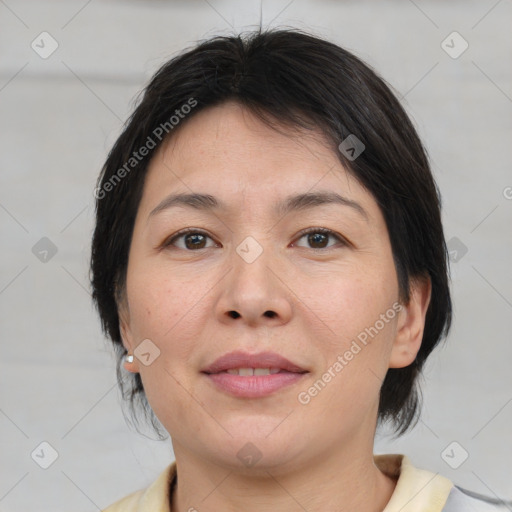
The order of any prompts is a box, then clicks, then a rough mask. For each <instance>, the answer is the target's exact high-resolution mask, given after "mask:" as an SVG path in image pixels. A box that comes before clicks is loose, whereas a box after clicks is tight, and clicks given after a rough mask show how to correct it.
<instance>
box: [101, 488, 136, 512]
mask: <svg viewBox="0 0 512 512" xmlns="http://www.w3.org/2000/svg"><path fill="white" fill-rule="evenodd" d="M144 492H145V491H144V490H140V491H136V492H133V493H131V494H129V495H128V496H125V497H124V498H121V499H120V500H118V501H116V502H115V503H112V505H110V506H109V507H107V508H106V509H103V510H102V512H137V509H138V508H139V503H140V500H141V498H142V496H143V495H144Z"/></svg>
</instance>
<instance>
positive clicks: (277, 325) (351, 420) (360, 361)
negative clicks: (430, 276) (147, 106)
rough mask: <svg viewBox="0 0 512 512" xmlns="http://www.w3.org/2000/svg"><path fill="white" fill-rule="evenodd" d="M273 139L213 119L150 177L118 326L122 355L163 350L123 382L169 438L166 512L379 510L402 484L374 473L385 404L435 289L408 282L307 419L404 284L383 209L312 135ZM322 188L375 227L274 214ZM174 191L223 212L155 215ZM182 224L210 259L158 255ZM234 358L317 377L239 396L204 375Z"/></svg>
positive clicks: (197, 123) (213, 114)
mask: <svg viewBox="0 0 512 512" xmlns="http://www.w3.org/2000/svg"><path fill="white" fill-rule="evenodd" d="M281 132H283V133H278V132H277V131H275V130H273V129H272V128H270V127H268V126H267V125H265V124H263V123H262V122H261V121H260V120H258V119H257V118H256V117H255V116H254V115H253V114H252V113H251V112H250V111H248V110H247V109H245V108H244V107H242V106H240V105H238V104H236V103H233V102H228V103H224V104H222V105H220V106H216V107H210V108H208V109H206V110H204V111H202V112H200V113H198V114H197V115H195V116H194V117H192V118H190V119H187V120H186V121H185V122H183V125H182V126H180V127H179V130H178V131H176V132H175V133H173V137H172V138H171V139H169V140H168V141H167V142H166V144H165V145H163V146H162V147H161V148H160V149H159V150H158V152H157V153H156V155H155V156H154V158H153V160H152V162H151V164H150V168H149V170H148V175H147V177H146V182H145V185H144V191H143V197H142V200H141V203H140V206H139V210H138V213H137V217H136V221H135V228H134V234H133V239H132V245H131V248H130V253H129V262H128V271H127V285H126V298H125V301H123V304H121V305H120V326H121V332H122V335H123V343H124V346H125V348H126V349H127V350H128V352H129V353H130V354H133V353H134V350H135V349H136V348H137V346H138V345H139V344H140V343H141V342H142V340H145V339H149V340H151V342H152V343H154V345H155V346H157V347H158V349H159V350H160V355H159V356H158V357H157V358H156V359H155V360H154V361H153V362H152V363H151V364H150V365H147V366H146V365H144V364H142V363H141V361H139V360H138V358H137V357H135V358H134V361H133V363H125V368H126V370H128V371H131V372H140V374H141V378H142V381H143V384H144V389H145V391H146V395H147V397H148V400H149V403H150V405H151V407H152V408H153V410H154V411H155V414H156V415H157V417H158V418H159V420H160V421H161V423H162V424H163V425H164V427H165V428H166V429H167V431H168V432H169V433H170V435H171V438H172V441H173V447H174V452H175V456H176V461H177V467H178V485H177V489H176V492H175V493H174V494H173V496H172V507H173V508H172V510H173V511H174V512H176V511H178V512H184V511H187V510H189V508H191V507H195V508H196V509H198V510H201V511H218V510H224V511H231V510H233V511H234V510H245V511H249V512H251V511H256V510H273V511H280V510H286V511H287V512H291V511H295V510H297V511H299V510H303V508H302V507H304V508H305V509H307V510H309V511H320V510H338V511H345V510H346V511H348V510H351V511H353V510H358V511H360V512H365V511H377V510H382V509H383V508H384V506H385V504H386V503H387V501H388V500H389V498H390V496H391V494H392V492H393V489H394V486H395V482H394V481H393V480H391V479H390V478H388V477H387V476H385V475H384V474H383V473H381V472H380V471H379V470H378V469H377V467H376V466H375V464H374V462H373V440H374V435H375V426H376V419H377V410H378V398H379V389H380V386H381V383H382V381H383V379H384V377H385V374H386V371H387V369H388V368H390V367H395V368H396V367H403V366H407V365H409V364H410V363H411V362H412V361H414V358H415V357H416V353H417V352H418V350H419V347H420V344H421V338H422V334H423V328H424V321H425V314H426V311H427V307H428V303H429V300H430V290H431V288H430V282H429V281H428V280H427V281H417V282H414V283H413V285H412V290H411V300H410V302H409V304H408V305H403V308H402V309H401V311H400V312H399V313H398V314H396V315H395V316H394V318H392V319H391V320H388V322H385V325H384V327H383V328H382V329H380V330H379V332H378V334H377V335H375V336H374V337H373V338H371V342H370V343H368V344H367V345H366V346H363V345H361V344H360V345H361V346H362V349H361V350H360V351H359V352H358V353H357V354H356V355H354V357H353V358H352V360H350V361H348V362H347V364H346V365H345V366H344V367H343V370H342V371H340V372H339V373H336V372H335V373H336V376H335V377H334V378H332V379H331V381H330V382H329V383H328V384H327V385H326V386H325V387H324V388H323V389H322V390H321V392H319V393H318V394H317V395H316V396H314V397H313V398H311V400H310V402H309V403H308V404H301V403H299V401H298V399H297V396H298V394H299V393H300V392H301V391H307V390H308V388H309V387H310V386H312V385H313V384H314V383H315V381H318V379H320V378H321V377H322V375H323V374H324V373H325V372H326V371H327V369H328V368H329V367H332V366H333V364H334V363H335V362H336V361H337V358H338V356H340V355H341V356H343V354H344V353H345V352H346V351H347V350H348V349H349V348H350V346H351V343H352V341H353V340H355V339H356V338H357V336H358V334H360V333H361V332H362V331H364V330H365V328H368V327H370V326H374V325H375V324H376V321H377V320H379V318H381V317H380V315H381V314H384V313H386V311H388V310H390V308H392V305H393V304H394V303H395V304H396V303H397V302H398V282H397V275H396V271H395V267H394V263H393V257H392V251H391V246H390V241H389V237H388V233H387V229H386V225H385V222H384V218H383V216H382V214H381V212H380V210H379V208H378V205H377V203H376V202H375V200H374V198H373V196H372V195H371V194H369V193H368V192H367V191H366V190H365V189H364V188H363V187H362V186H361V185H360V184H359V183H358V182H357V181H356V180H355V179H354V178H353V177H352V176H351V175H350V174H349V173H347V172H346V171H345V169H344V168H343V166H342V165H341V163H340V161H339V160H338V157H337V155H336V154H335V153H334V152H333V150H332V149H331V148H329V147H328V145H327V143H326V141H325V140H324V139H323V137H322V134H321V133H320V132H308V133H305V132H301V131H298V130H297V129H294V128H289V127H288V128H286V127H282V128H281ZM321 190H322V191H331V192H332V191H335V192H337V193H338V194H340V195H343V196H345V197H347V198H349V199H351V200H353V201H356V202H357V203H359V204H360V205H361V206H362V207H363V208H364V210H365V211H366V214H367V219H366V218H365V217H364V216H362V215H361V214H360V213H358V212H357V211H356V210H355V209H352V208H350V207H347V206H343V205H338V204H328V205H320V206H315V207H313V208H310V209H305V210H303V211H296V212H292V213H290V214H288V215H285V216H282V215H281V216H279V215H276V213H275V212H274V211H273V205H274V203H275V202H277V201H279V200H282V199H283V198H284V197H286V196H288V195H292V194H297V193H303V192H317V191H321ZM177 192H183V193H192V192H194V193H205V194H211V195H213V196H215V197H216V198H218V199H220V200H222V201H223V202H225V203H226V204H227V206H228V209H227V210H225V211H223V210H218V211H200V210H196V209H193V208H189V207H183V206H174V207H172V208H170V209H167V210H162V211H160V212H159V213H158V214H156V215H153V216H150V215H149V214H150V212H151V211H152V210H153V209H154V208H155V207H156V206H157V205H158V204H159V203H160V201H162V200H163V199H164V198H165V197H166V196H167V195H169V194H171V193H177ZM188 227H191V228H197V229H198V230H200V231H202V232H206V234H207V235H208V237H209V238H208V237H207V238H205V239H204V240H203V242H202V245H201V247H204V248H202V249H195V248H194V246H193V243H191V242H190V239H189V242H188V246H187V245H186V242H187V238H186V236H185V237H181V238H179V239H176V240H175V241H174V242H173V244H170V245H168V246H164V243H165V242H166V241H169V239H170V238H171V235H173V234H175V233H176V232H177V231H179V230H181V229H183V228H188ZM310 227H314V228H317V227H321V228H328V229H330V230H333V231H334V232H335V233H338V234H339V235H340V240H338V239H337V238H336V237H335V236H332V235H331V236H329V237H328V238H326V239H321V240H320V243H318V242H317V245H314V244H315V242H314V240H313V241H311V237H309V239H308V236H307V235H305V236H304V235H301V234H300V231H301V230H303V229H305V228H310ZM247 236H251V237H253V238H254V239H255V240H256V241H257V242H258V244H259V245H260V246H261V248H262V249H263V252H262V253H261V255H260V256H259V257H258V258H257V259H256V260H255V261H253V262H252V263H248V262H246V261H245V260H244V259H243V258H241V257H240V255H239V254H238V253H237V251H236V248H237V246H238V245H239V244H240V243H241V242H242V241H243V240H244V239H245V238H246V237H247ZM317 236H318V235H317ZM317 240H318V239H317ZM343 240H345V242H343ZM187 247H192V248H187ZM231 311H236V312H237V313H238V316H237V317H234V316H233V315H231V314H230V313H229V312H231ZM268 311H272V312H273V313H274V314H273V315H270V314H268V313H267V314H265V312H268ZM238 349H240V350H244V351H246V352H249V353H257V352H261V351H267V350H269V351H275V352H277V353H279V354H281V355H283V356H284V357H286V358H288V359H289V360H290V361H292V362H294V363H296V364H297V365H299V366H301V367H302V368H304V369H306V370H308V372H309V373H308V374H306V375H305V376H304V377H303V378H302V381H301V382H300V383H297V384H295V385H292V386H289V387H287V388H284V389H282V390H280V391H278V392H277V393H274V394H272V395H270V396H267V397H264V398H256V399H255V398H251V399H247V398H235V397H233V396H231V395H228V394H227V393H224V392H222V391H219V390H218V389H217V388H216V387H215V386H214V385H213V384H212V383H211V382H210V380H209V379H208V378H207V377H206V376H205V375H204V374H202V373H201V369H203V368H204V367H205V366H207V365H208V364H210V363H212V362H213V361H214V360H215V359H216V358H218V357H219V356H221V355H223V354H225V353H227V352H231V351H233V350H238ZM248 442H251V443H252V444H253V445H254V446H256V447H257V449H258V451H259V452H260V453H261V455H262V457H261V459H260V460H259V461H258V463H257V464H256V465H254V466H252V467H246V466H245V465H244V464H243V463H242V461H241V460H240V459H239V458H238V457H237V453H238V452H239V450H240V449H241V448H242V447H244V446H245V445H246V444H247V443H248ZM205 497H206V499H204V498H205ZM203 499H204V501H202V500H203Z"/></svg>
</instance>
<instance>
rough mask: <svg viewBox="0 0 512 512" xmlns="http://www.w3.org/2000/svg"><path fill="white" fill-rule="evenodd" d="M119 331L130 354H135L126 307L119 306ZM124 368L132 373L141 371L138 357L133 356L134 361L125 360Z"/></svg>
mask: <svg viewBox="0 0 512 512" xmlns="http://www.w3.org/2000/svg"><path fill="white" fill-rule="evenodd" d="M118 314H119V331H120V332H121V341H122V342H123V346H124V348H125V349H126V351H127V352H128V354H130V355H133V351H134V350H135V348H136V347H135V343H134V340H133V335H132V331H131V328H130V315H129V313H128V312H127V311H126V309H125V308H119V313H118ZM123 365H124V369H125V370H127V371H129V372H131V373H138V372H139V364H138V360H137V358H136V357H135V356H134V357H133V362H131V363H129V362H128V361H126V360H125V361H124V363H123Z"/></svg>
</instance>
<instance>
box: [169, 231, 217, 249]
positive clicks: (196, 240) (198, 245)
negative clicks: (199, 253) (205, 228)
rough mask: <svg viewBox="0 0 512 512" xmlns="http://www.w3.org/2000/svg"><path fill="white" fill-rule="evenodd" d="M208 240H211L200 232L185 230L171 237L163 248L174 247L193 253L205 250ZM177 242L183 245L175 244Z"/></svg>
mask: <svg viewBox="0 0 512 512" xmlns="http://www.w3.org/2000/svg"><path fill="white" fill-rule="evenodd" d="M208 239H210V240H211V238H210V236H208V235H207V234H206V233H203V232H202V231H197V230H186V231H181V232H179V233H177V234H176V235H174V236H173V237H171V238H170V239H169V240H168V241H167V242H165V244H164V245H165V247H168V246H175V247H177V248H178V249H183V250H189V251H195V250H198V249H207V248H208V246H207V245H206V244H207V240H208ZM178 240H181V241H182V242H183V243H181V244H178V243H176V242H177V241H178ZM214 245H215V244H214ZM210 247H211V246H210Z"/></svg>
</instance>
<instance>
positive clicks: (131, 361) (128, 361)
mask: <svg viewBox="0 0 512 512" xmlns="http://www.w3.org/2000/svg"><path fill="white" fill-rule="evenodd" d="M124 360H125V362H127V363H133V356H132V355H131V354H126V355H125V356H124Z"/></svg>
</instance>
